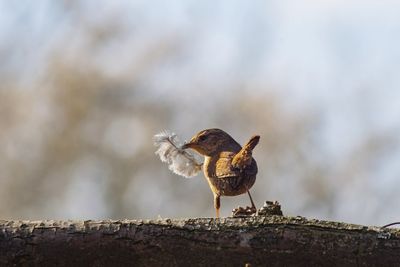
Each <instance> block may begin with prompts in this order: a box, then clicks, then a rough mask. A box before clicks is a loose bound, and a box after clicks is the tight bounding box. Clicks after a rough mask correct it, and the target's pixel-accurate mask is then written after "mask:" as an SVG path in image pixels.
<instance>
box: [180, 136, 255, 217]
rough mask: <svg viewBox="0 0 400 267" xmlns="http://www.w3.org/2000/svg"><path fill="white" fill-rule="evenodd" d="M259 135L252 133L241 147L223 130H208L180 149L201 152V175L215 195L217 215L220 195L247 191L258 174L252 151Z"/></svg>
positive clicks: (239, 193)
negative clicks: (202, 159) (202, 163)
mask: <svg viewBox="0 0 400 267" xmlns="http://www.w3.org/2000/svg"><path fill="white" fill-rule="evenodd" d="M259 139H260V137H259V136H253V137H252V138H251V139H250V140H249V141H248V142H247V143H246V144H245V145H244V146H243V148H242V147H241V146H240V145H239V144H238V143H237V142H236V141H235V140H234V139H233V138H232V137H231V136H230V135H229V134H227V133H226V132H224V131H222V130H220V129H207V130H203V131H201V132H199V133H198V134H196V135H195V136H194V137H193V138H192V139H191V140H190V141H189V142H188V143H186V144H185V145H184V146H183V148H184V149H187V148H191V149H194V150H195V151H197V152H198V153H200V154H202V155H204V157H205V160H204V166H203V171H204V175H205V177H206V178H207V181H208V184H209V186H210V188H211V191H212V192H213V194H214V206H215V209H216V212H217V217H218V216H219V208H220V197H221V196H237V195H241V194H244V193H248V194H249V196H250V200H251V202H252V211H254V210H255V206H254V203H253V200H252V199H251V195H250V193H249V189H250V188H251V187H252V186H253V184H254V182H255V180H256V175H257V171H258V169H257V163H256V161H255V160H254V158H253V157H252V150H253V149H254V147H255V146H256V145H257V144H258V141H259Z"/></svg>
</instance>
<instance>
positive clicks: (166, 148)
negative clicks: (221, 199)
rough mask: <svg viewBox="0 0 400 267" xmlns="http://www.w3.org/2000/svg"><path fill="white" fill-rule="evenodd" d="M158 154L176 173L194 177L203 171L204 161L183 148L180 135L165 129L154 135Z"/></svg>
mask: <svg viewBox="0 0 400 267" xmlns="http://www.w3.org/2000/svg"><path fill="white" fill-rule="evenodd" d="M154 145H155V146H156V147H158V149H157V151H156V154H157V155H158V156H159V157H160V159H161V161H162V162H166V163H167V164H168V167H169V169H170V170H171V171H173V172H174V173H176V174H178V175H181V176H184V177H186V178H189V177H193V176H195V175H196V174H198V173H199V172H200V171H201V167H202V165H203V164H202V163H201V162H199V161H198V160H197V159H196V158H195V156H194V155H193V154H191V153H190V152H188V151H186V150H183V149H181V146H182V145H181V144H180V143H179V140H178V137H177V135H176V134H174V133H170V132H168V131H163V132H161V133H159V134H156V135H154Z"/></svg>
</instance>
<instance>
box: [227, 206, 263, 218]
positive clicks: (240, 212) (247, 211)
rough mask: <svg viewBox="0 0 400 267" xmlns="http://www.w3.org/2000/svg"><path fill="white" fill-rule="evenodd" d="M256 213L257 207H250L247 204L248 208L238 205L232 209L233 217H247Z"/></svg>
mask: <svg viewBox="0 0 400 267" xmlns="http://www.w3.org/2000/svg"><path fill="white" fill-rule="evenodd" d="M255 213H257V209H256V207H249V206H247V207H246V208H243V207H237V208H236V209H233V210H232V216H233V217H246V216H250V215H253V214H255Z"/></svg>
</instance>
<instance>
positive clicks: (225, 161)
mask: <svg viewBox="0 0 400 267" xmlns="http://www.w3.org/2000/svg"><path fill="white" fill-rule="evenodd" d="M234 156H235V153H233V152H223V153H221V154H220V156H219V157H218V160H217V161H216V163H215V176H216V177H217V178H227V177H233V176H239V175H240V170H239V169H237V168H234V167H233V166H232V159H233V157H234Z"/></svg>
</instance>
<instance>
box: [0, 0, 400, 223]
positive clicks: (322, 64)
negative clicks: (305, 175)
mask: <svg viewBox="0 0 400 267" xmlns="http://www.w3.org/2000/svg"><path fill="white" fill-rule="evenodd" d="M399 11H400V3H399V2H398V1H359V0H356V1H351V2H349V1H315V0H305V1H295V2H294V1H252V2H251V3H249V2H246V1H219V2H218V3H215V2H214V1H201V2H199V1H168V2H165V1H159V0H152V1H123V0H118V1H104V0H102V1H60V2H57V3H55V2H54V1H50V0H41V1H34V2H33V1H18V2H15V1H0V57H1V58H2V60H1V63H0V70H1V72H2V75H1V76H0V77H2V79H3V80H8V79H10V80H13V81H16V82H17V83H20V84H24V85H27V86H23V88H25V89H24V90H28V91H29V90H32V87H31V86H29V84H30V83H31V82H32V80H35V79H40V77H41V75H42V74H43V71H44V69H45V67H44V66H46V64H47V63H48V62H49V61H50V59H51V57H52V56H53V52H54V51H55V49H56V48H57V47H63V46H64V47H65V49H64V51H63V52H64V53H65V55H66V58H71V59H72V58H74V57H79V56H80V54H79V53H76V51H78V50H79V49H82V47H84V49H87V50H86V51H87V54H88V55H89V56H88V58H89V60H88V62H91V63H93V64H98V65H101V66H104V69H105V70H106V71H107V73H108V75H110V76H113V75H114V76H118V75H121V73H124V71H126V69H127V68H128V67H129V66H130V64H131V62H132V61H138V60H141V56H142V55H143V54H144V53H145V51H146V49H147V48H148V47H149V46H152V45H153V43H154V40H165V42H166V43H167V46H166V48H161V49H160V50H161V51H160V52H159V53H163V50H162V49H166V50H168V51H173V52H172V56H166V57H165V59H163V60H161V61H160V62H157V63H156V66H152V67H151V71H149V73H148V74H146V76H143V77H140V79H142V80H143V81H142V83H141V91H140V93H139V94H140V97H143V99H144V100H145V99H149V98H159V99H163V100H164V101H167V100H168V101H170V100H171V99H172V100H173V101H177V103H182V104H181V105H182V107H183V108H184V107H188V106H189V104H185V103H188V102H190V101H192V100H191V99H193V98H196V99H199V101H198V105H199V106H200V107H193V109H200V108H210V109H212V108H213V105H214V104H215V103H214V102H212V103H211V104H207V103H206V101H204V99H205V98H207V97H209V95H212V96H213V98H214V99H215V101H218V100H220V99H223V98H224V97H225V96H226V94H239V93H240V92H241V91H246V90H249V91H250V93H252V94H259V93H264V92H268V93H269V92H273V93H274V94H276V95H277V96H279V98H280V99H281V100H282V102H283V105H284V107H285V109H286V110H288V111H290V112H293V113H295V114H296V113H297V112H299V113H300V112H303V111H307V112H309V113H311V114H317V115H318V118H319V119H318V120H319V121H318V138H317V140H318V142H319V143H320V148H321V150H322V151H321V153H323V154H324V155H325V160H328V161H329V162H331V163H332V165H340V164H344V163H343V161H346V160H348V157H347V156H344V155H348V154H352V153H356V152H355V151H357V148H358V147H359V146H360V145H361V144H363V142H365V140H366V138H369V137H370V136H374V137H375V138H377V139H379V140H380V139H383V140H386V139H390V138H394V139H395V140H396V142H394V143H395V145H393V149H391V150H390V151H389V152H387V153H386V152H382V153H383V154H382V155H379V154H377V155H375V157H376V158H375V159H371V161H372V162H373V164H371V165H370V166H363V171H364V172H365V174H364V176H365V177H366V178H365V179H361V180H357V181H356V182H354V184H352V185H350V186H348V187H346V188H343V190H340V193H338V197H339V198H342V200H343V201H341V202H340V203H341V204H338V205H337V207H336V209H337V212H336V213H335V214H336V215H335V216H334V218H332V219H343V220H348V221H356V222H365V223H384V222H386V221H387V220H388V219H376V218H375V216H374V214H373V213H368V211H365V212H363V214H362V215H358V217H357V218H355V217H354V216H353V215H352V214H354V211H355V210H360V209H364V202H363V201H360V202H355V201H354V195H357V196H358V195H359V196H362V195H364V194H369V196H368V197H366V198H368V199H369V200H370V202H368V203H369V204H370V205H371V206H374V208H375V209H380V208H379V207H380V205H381V203H380V201H379V199H380V198H381V197H382V196H383V195H385V196H392V197H389V199H390V201H389V202H388V203H385V205H386V206H387V207H385V208H383V209H385V210H387V211H386V213H384V214H387V215H388V217H387V218H392V217H393V219H395V217H396V216H397V215H396V214H392V213H391V212H390V210H391V209H393V208H395V204H394V203H396V202H398V201H399V200H400V198H399V197H397V196H396V193H395V192H394V191H393V188H396V187H398V186H400V180H399V174H400V164H399V162H398V158H399V156H400V155H399V154H400V153H399V150H398V148H399V146H398V143H399V139H398V137H397V136H398V134H399V131H400V91H399V90H398V87H399V84H400V75H399V74H400V73H399V70H400V49H399V47H400V17H399V15H398V14H399ZM109 22H116V23H117V25H119V26H120V28H121V29H122V30H120V31H121V32H119V31H118V32H116V33H114V34H115V35H116V36H117V37H116V38H114V39H113V41H111V42H105V44H104V45H102V46H101V47H100V48H97V50H96V51H92V50H91V48H90V47H91V46H90V42H89V41H88V40H86V39H85V34H86V32H85V31H84V30H82V29H80V27H79V25H80V24H84V23H88V24H93V25H100V27H99V28H101V25H102V23H104V24H106V23H109ZM138 40H139V41H138ZM84 51H85V50H84ZM92 53H93V55H95V56H93V57H92V56H91V55H92ZM151 56H152V55H149V56H148V57H151ZM188 85H192V88H188ZM196 85H201V86H202V88H205V89H202V90H201V91H197V90H193V88H194V87H195V86H196ZM237 88H240V89H237ZM238 90H239V91H238ZM185 116H186V117H185ZM190 116H191V113H188V114H180V115H179V116H177V117H176V119H175V122H176V123H175V124H174V126H175V125H176V126H177V127H179V126H180V125H182V124H185V123H183V122H182V121H183V119H184V118H187V117H190ZM118 123H120V124H121V123H122V125H124V121H122V122H121V121H119V122H118V121H117V122H115V124H114V126H115V127H114V129H118ZM130 123H132V125H133V126H132V127H133V128H135V126H134V125H135V122H130ZM193 131H194V130H189V129H185V130H184V133H185V134H187V135H188V134H189V133H190V132H193ZM142 135H143V133H142ZM115 136H117V137H115ZM393 136H394V137H393ZM105 138H106V139H107V138H109V140H111V141H110V144H111V147H114V148H115V149H116V150H118V151H122V152H119V153H122V154H124V153H125V154H126V155H129V149H132V150H134V149H135V144H131V146H124V145H120V143H118V139H119V138H120V137H119V135H118V132H117V133H116V132H112V131H111V132H108V135H106V137H105ZM107 140H108V139H107ZM115 140H117V142H116V141H115ZM141 140H144V139H143V138H142V139H141ZM316 157H318V155H316ZM353 157H354V158H357V156H356V155H355V156H354V155H353ZM88 161H89V163H88V164H89V165H90V164H92V163H90V159H89V160H88ZM93 164H96V163H93ZM348 164H352V163H348ZM83 169H84V168H83ZM76 175H77V176H79V175H80V174H76ZM346 175H348V174H346ZM72 176H73V175H72ZM100 176H101V175H100ZM90 184H91V183H90V182H89V183H86V184H85V183H83V184H80V185H79V186H80V187H81V189H80V190H82V191H85V190H89V189H88V188H91V186H90ZM85 188H86V189H85ZM339 188H340V186H339ZM68 190H69V191H68ZM98 190H100V191H101V190H102V186H101V185H100V186H99V187H98ZM132 190H134V189H132ZM66 192H67V193H66V194H72V195H73V193H68V192H74V184H72V185H71V188H69V189H67V191H66ZM364 197H365V196H364ZM70 199H72V198H70ZM361 199H363V197H361ZM385 199H387V198H385ZM75 201H76V202H75V203H72V204H71V205H70V206H69V207H70V210H72V211H71V214H74V215H75V216H80V214H82V216H83V215H85V213H84V212H83V213H82V211H78V212H77V213H76V214H75V213H74V210H76V207H77V206H79V204H77V203H80V202H81V201H80V200H79V199H75ZM101 201H103V200H99V202H100V203H101ZM392 203H393V204H392ZM99 209H100V211H99V213H98V214H97V216H102V214H107V213H106V212H105V211H101V208H99ZM99 214H100V215H99ZM389 214H390V216H389ZM86 215H88V214H86ZM89 215H92V214H89ZM95 215H96V214H93V216H95ZM312 215H314V216H318V214H315V213H314V214H312ZM397 217H399V216H397Z"/></svg>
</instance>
